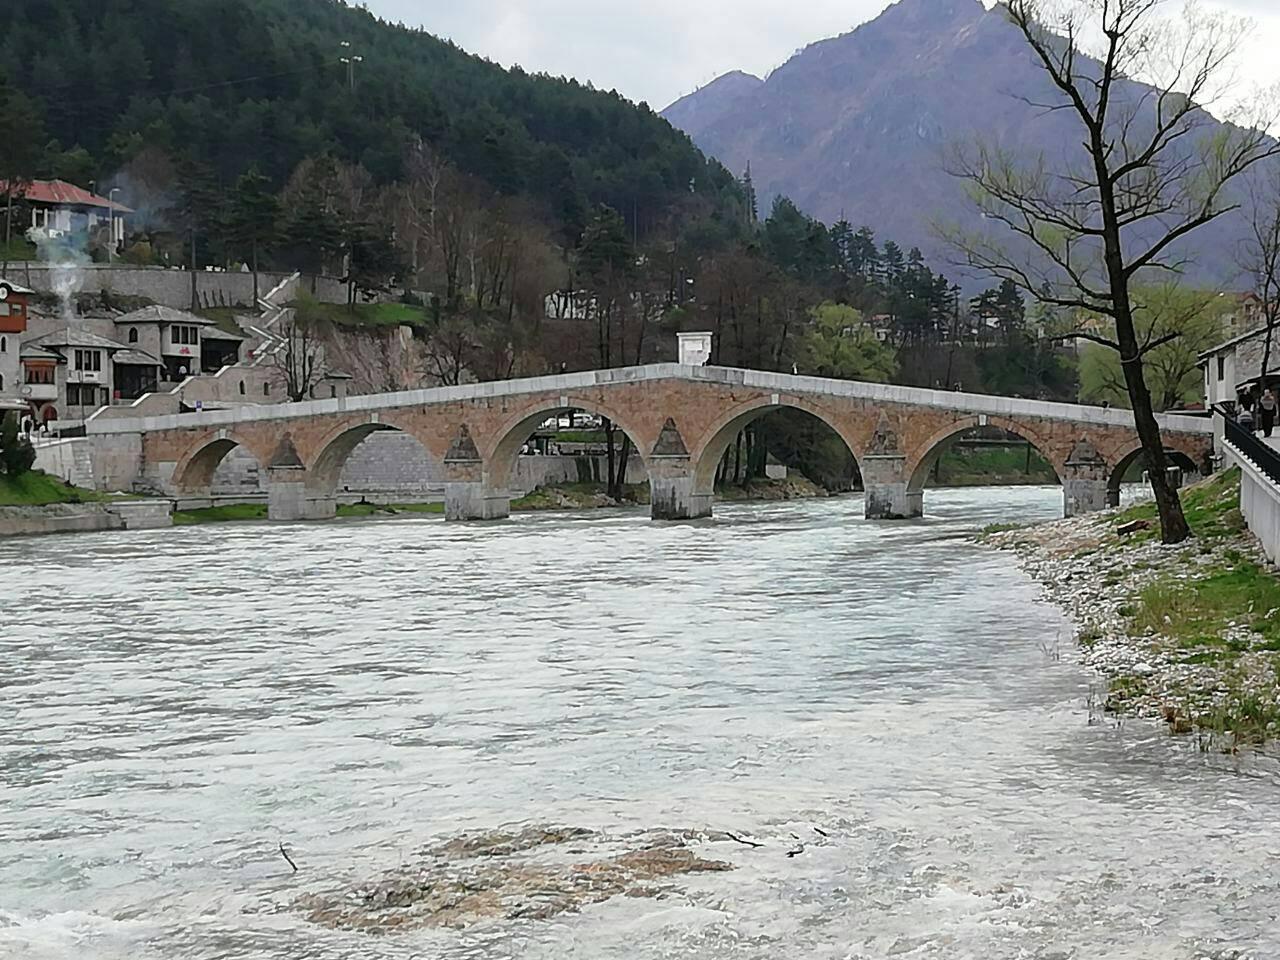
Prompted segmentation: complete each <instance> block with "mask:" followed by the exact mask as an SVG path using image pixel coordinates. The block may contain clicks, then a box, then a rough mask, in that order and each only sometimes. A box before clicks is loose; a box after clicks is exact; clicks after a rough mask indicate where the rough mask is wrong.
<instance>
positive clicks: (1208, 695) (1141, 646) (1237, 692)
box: [982, 471, 1280, 750]
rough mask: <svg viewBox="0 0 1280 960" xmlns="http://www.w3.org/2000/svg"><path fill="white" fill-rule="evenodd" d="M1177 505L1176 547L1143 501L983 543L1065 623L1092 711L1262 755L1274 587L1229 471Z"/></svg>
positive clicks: (1277, 706) (1276, 676)
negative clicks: (1091, 683)
mask: <svg viewBox="0 0 1280 960" xmlns="http://www.w3.org/2000/svg"><path fill="white" fill-rule="evenodd" d="M1183 500H1184V506H1185V509H1186V512H1187V516H1188V520H1189V521H1190V522H1191V524H1192V528H1193V530H1194V531H1195V536H1194V537H1193V538H1192V539H1191V540H1189V541H1187V542H1186V543H1183V544H1177V545H1172V546H1166V545H1164V544H1162V543H1160V542H1159V537H1158V522H1157V521H1156V520H1155V509H1154V505H1152V504H1149V503H1145V504H1138V505H1136V506H1133V507H1130V508H1127V509H1124V510H1119V511H1108V512H1106V513H1100V514H1093V515H1090V516H1086V517H1077V518H1072V519H1069V520H1061V521H1055V522H1051V523H1045V524H1040V525H1037V526H1033V527H1026V528H1020V529H1013V530H1003V531H994V530H993V531H989V532H986V533H984V534H983V536H982V539H983V541H984V542H986V543H988V544H989V545H991V546H994V547H997V548H1000V549H1006V550H1011V551H1013V552H1015V553H1016V554H1017V556H1018V558H1019V561H1020V563H1021V565H1022V566H1023V568H1024V569H1025V570H1026V571H1027V572H1028V573H1029V574H1030V575H1031V576H1032V577H1033V578H1034V579H1035V580H1037V581H1038V582H1039V583H1040V584H1041V585H1042V587H1043V590H1044V594H1045V596H1046V597H1047V598H1048V599H1050V600H1051V601H1053V602H1054V603H1056V604H1058V605H1059V606H1061V607H1062V608H1063V609H1064V610H1065V611H1066V613H1067V614H1068V616H1069V617H1070V618H1071V620H1072V621H1073V623H1074V624H1075V627H1076V637H1075V639H1076V644H1077V650H1078V653H1079V657H1080V659H1081V661H1082V662H1083V663H1084V664H1086V665H1087V666H1089V667H1092V668H1093V669H1095V670H1097V671H1098V673H1099V674H1101V676H1102V677H1103V678H1104V679H1105V680H1106V684H1107V688H1106V690H1107V692H1106V695H1105V698H1100V699H1101V702H1099V703H1095V704H1091V709H1099V710H1105V711H1107V712H1113V713H1118V714H1125V715H1136V716H1139V717H1146V718H1151V719H1155V720H1158V721H1161V722H1164V723H1166V724H1167V725H1168V727H1169V729H1170V731H1171V732H1172V733H1175V734H1185V735H1192V736H1195V737H1196V738H1197V739H1198V742H1199V743H1200V745H1201V747H1202V748H1203V749H1225V750H1233V749H1236V748H1238V747H1239V746H1241V745H1243V744H1251V745H1258V744H1261V743H1263V742H1264V741H1267V740H1272V739H1274V738H1276V737H1277V736H1280V580H1278V579H1277V576H1276V570H1275V568H1274V567H1272V566H1271V565H1270V563H1269V562H1268V561H1267V559H1266V557H1265V556H1264V555H1263V553H1262V550H1261V548H1260V547H1259V546H1258V544H1257V542H1256V540H1254V538H1253V536H1252V535H1251V534H1250V533H1249V531H1248V529H1247V528H1245V526H1244V523H1243V519H1242V518H1241V516H1240V512H1239V476H1238V473H1237V472H1236V471H1228V472H1226V473H1224V474H1221V475H1219V476H1217V477H1214V478H1212V479H1210V480H1208V481H1206V482H1204V483H1202V484H1200V485H1198V486H1196V487H1193V488H1191V489H1189V490H1188V491H1186V492H1185V495H1184V498H1183ZM1126 525H1129V526H1133V527H1136V529H1132V530H1130V531H1129V532H1128V533H1121V532H1120V530H1122V529H1125V528H1126Z"/></svg>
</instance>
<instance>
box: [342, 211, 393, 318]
mask: <svg viewBox="0 0 1280 960" xmlns="http://www.w3.org/2000/svg"><path fill="white" fill-rule="evenodd" d="M407 270H408V264H406V263H405V260H404V257H403V255H402V254H401V252H400V248H399V247H397V246H396V242H395V238H394V237H393V236H392V235H391V231H390V230H388V229H385V228H382V227H378V226H375V225H374V224H371V223H359V222H357V223H352V224H349V225H348V226H347V276H346V283H347V306H348V307H349V308H350V309H351V310H355V305H356V297H357V294H360V295H363V296H366V297H372V296H375V295H377V294H379V293H386V292H388V291H389V290H390V289H391V288H392V286H394V285H395V284H396V283H398V282H399V281H400V279H401V278H402V277H403V276H404V274H405V272H406V271H407Z"/></svg>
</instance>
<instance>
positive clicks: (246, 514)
mask: <svg viewBox="0 0 1280 960" xmlns="http://www.w3.org/2000/svg"><path fill="white" fill-rule="evenodd" d="M265 519H267V505H266V504H265V503H232V504H227V505H226V506H222V507H202V508H200V509H197V510H175V511H173V525H174V526H175V527H189V526H194V525H195V524H200V523H229V522H232V521H235V520H265Z"/></svg>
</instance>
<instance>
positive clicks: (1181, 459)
mask: <svg viewBox="0 0 1280 960" xmlns="http://www.w3.org/2000/svg"><path fill="white" fill-rule="evenodd" d="M1164 455H1165V459H1167V460H1168V461H1169V463H1171V464H1172V465H1174V466H1177V467H1181V468H1182V470H1183V472H1184V474H1186V475H1188V476H1192V477H1194V476H1198V475H1199V474H1200V473H1202V472H1203V464H1200V463H1197V462H1196V458H1195V457H1194V456H1192V455H1191V454H1190V453H1188V452H1187V451H1186V450H1181V449H1179V448H1178V447H1177V446H1166V447H1165V448H1164ZM1141 462H1142V445H1141V444H1138V445H1135V446H1133V447H1130V448H1129V449H1127V450H1126V451H1125V452H1124V453H1123V454H1121V456H1120V457H1119V458H1118V459H1117V460H1116V461H1115V464H1114V465H1113V466H1112V467H1111V472H1110V473H1109V474H1108V476H1107V504H1108V506H1112V507H1118V506H1120V487H1121V485H1122V484H1123V483H1124V478H1125V474H1127V473H1128V472H1129V470H1130V469H1131V468H1132V467H1133V466H1134V465H1135V464H1139V463H1141Z"/></svg>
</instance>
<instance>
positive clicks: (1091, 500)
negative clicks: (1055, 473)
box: [1062, 440, 1119, 517]
mask: <svg viewBox="0 0 1280 960" xmlns="http://www.w3.org/2000/svg"><path fill="white" fill-rule="evenodd" d="M1109 473H1110V468H1109V467H1108V466H1107V461H1106V460H1104V459H1103V458H1102V455H1101V454H1099V453H1098V451H1097V450H1096V449H1094V447H1093V444H1091V443H1089V442H1088V441H1087V440H1081V441H1079V442H1078V443H1077V444H1076V445H1075V446H1074V447H1072V448H1071V456H1069V457H1068V458H1067V463H1066V470H1065V471H1064V472H1063V475H1062V515H1063V516H1064V517H1078V516H1081V515H1083V514H1086V513H1097V512H1098V511H1099V510H1106V509H1107V507H1108V506H1110V505H1111V502H1110V501H1111V495H1110V484H1109V483H1108V482H1107V480H1108V474H1109ZM1116 499H1117V500H1118V499H1119V496H1118V492H1117V497H1116Z"/></svg>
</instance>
